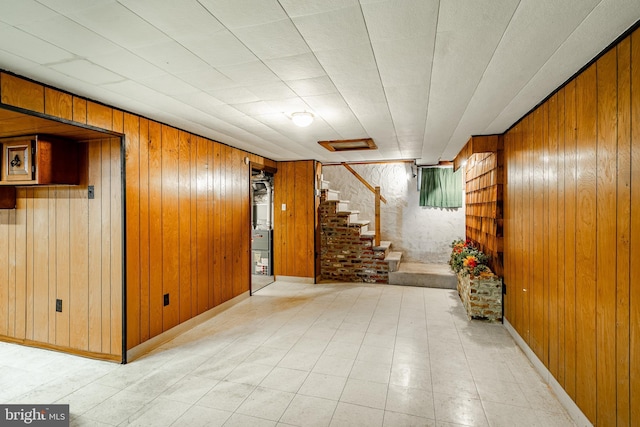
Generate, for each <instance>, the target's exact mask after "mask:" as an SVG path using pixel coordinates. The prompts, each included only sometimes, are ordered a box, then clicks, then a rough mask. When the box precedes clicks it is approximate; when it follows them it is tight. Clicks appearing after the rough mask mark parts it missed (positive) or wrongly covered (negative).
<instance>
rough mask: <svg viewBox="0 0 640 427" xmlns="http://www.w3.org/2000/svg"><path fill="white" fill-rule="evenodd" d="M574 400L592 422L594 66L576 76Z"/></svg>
mask: <svg viewBox="0 0 640 427" xmlns="http://www.w3.org/2000/svg"><path fill="white" fill-rule="evenodd" d="M576 107H577V108H576V117H577V123H578V126H577V140H576V141H577V145H576V146H577V171H578V175H577V177H578V179H577V215H576V285H577V286H576V317H577V319H576V325H577V328H576V353H577V355H578V359H577V361H578V363H577V365H576V378H577V384H576V385H577V386H576V403H577V404H578V406H579V407H580V408H581V409H582V411H583V412H584V414H585V415H586V416H587V417H588V418H589V420H591V421H592V422H594V423H595V421H596V377H595V375H593V373H594V372H596V307H595V302H596V269H595V268H594V266H595V265H596V250H597V248H596V226H597V225H596V167H597V163H596V156H594V153H595V152H596V66H595V64H594V65H592V66H591V67H589V68H588V69H587V70H585V71H584V72H583V73H582V74H580V75H579V76H578V77H577V78H576Z"/></svg>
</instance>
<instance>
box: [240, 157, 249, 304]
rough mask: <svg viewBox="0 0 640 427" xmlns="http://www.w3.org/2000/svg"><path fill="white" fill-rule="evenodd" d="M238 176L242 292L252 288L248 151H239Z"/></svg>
mask: <svg viewBox="0 0 640 427" xmlns="http://www.w3.org/2000/svg"><path fill="white" fill-rule="evenodd" d="M238 154H239V155H238V170H237V174H238V178H239V185H240V188H239V190H240V192H239V197H238V206H239V208H240V225H239V227H240V243H241V245H242V246H241V247H242V253H241V254H240V265H239V266H238V268H239V274H240V276H241V277H242V280H241V290H240V293H244V292H247V291H248V290H250V288H251V274H250V271H251V270H250V269H251V204H250V202H251V198H250V197H249V186H250V179H249V177H250V176H251V170H250V169H249V165H248V164H245V161H244V159H245V157H247V153H245V152H242V151H239V152H238Z"/></svg>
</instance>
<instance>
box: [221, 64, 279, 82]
mask: <svg viewBox="0 0 640 427" xmlns="http://www.w3.org/2000/svg"><path fill="white" fill-rule="evenodd" d="M217 69H218V71H220V72H221V73H222V74H224V75H225V76H227V77H229V78H230V79H231V80H233V81H235V82H236V83H239V84H243V85H245V86H254V85H256V84H259V83H269V82H276V81H279V80H280V79H279V78H278V76H276V75H275V74H274V73H273V72H272V71H271V70H270V69H269V67H267V66H266V65H265V64H264V63H262V62H260V61H251V62H246V63H244V64H236V65H226V66H224V67H217Z"/></svg>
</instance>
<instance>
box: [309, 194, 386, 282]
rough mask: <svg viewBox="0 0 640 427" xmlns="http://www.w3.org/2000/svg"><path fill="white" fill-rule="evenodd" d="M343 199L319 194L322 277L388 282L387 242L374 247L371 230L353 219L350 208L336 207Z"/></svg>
mask: <svg viewBox="0 0 640 427" xmlns="http://www.w3.org/2000/svg"><path fill="white" fill-rule="evenodd" d="M342 203H344V202H341V201H339V200H328V191H327V190H322V192H321V196H320V227H321V230H320V238H321V250H320V263H321V278H322V279H323V280H338V281H343V282H367V283H389V264H388V263H387V262H386V261H385V257H386V255H387V253H388V252H389V245H388V244H387V245H385V246H380V247H374V242H373V239H374V234H373V233H367V232H363V230H366V228H365V227H366V224H363V223H362V222H355V223H354V222H352V221H351V216H352V215H353V214H352V213H351V212H349V211H339V206H340V204H342Z"/></svg>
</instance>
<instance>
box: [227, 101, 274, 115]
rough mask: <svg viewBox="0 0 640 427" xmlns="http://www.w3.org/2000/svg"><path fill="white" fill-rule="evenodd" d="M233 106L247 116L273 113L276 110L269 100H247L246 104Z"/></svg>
mask: <svg viewBox="0 0 640 427" xmlns="http://www.w3.org/2000/svg"><path fill="white" fill-rule="evenodd" d="M231 106H232V107H233V108H235V109H236V110H238V111H242V112H243V113H244V114H246V115H247V116H256V115H259V114H273V113H275V112H276V111H274V109H273V108H271V106H270V105H269V104H268V103H267V102H264V101H256V102H247V103H244V104H232V105H231Z"/></svg>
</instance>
